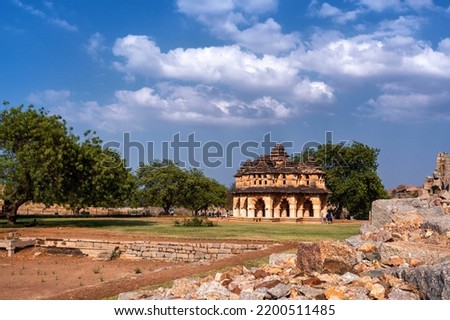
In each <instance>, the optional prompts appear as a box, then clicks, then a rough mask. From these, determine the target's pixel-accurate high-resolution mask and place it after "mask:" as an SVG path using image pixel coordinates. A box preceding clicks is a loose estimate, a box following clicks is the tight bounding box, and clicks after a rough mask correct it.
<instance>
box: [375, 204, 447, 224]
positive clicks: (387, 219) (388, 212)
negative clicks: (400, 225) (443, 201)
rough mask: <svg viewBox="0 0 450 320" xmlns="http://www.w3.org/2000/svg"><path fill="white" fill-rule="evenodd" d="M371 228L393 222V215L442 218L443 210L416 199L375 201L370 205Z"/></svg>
mask: <svg viewBox="0 0 450 320" xmlns="http://www.w3.org/2000/svg"><path fill="white" fill-rule="evenodd" d="M371 212H372V215H371V223H370V225H371V227H373V228H381V227H383V226H384V225H385V224H387V223H391V222H395V221H394V215H402V214H406V213H408V214H417V215H420V216H428V217H429V216H443V215H444V210H443V209H442V207H441V206H439V205H433V204H430V203H429V202H428V201H427V200H422V199H418V198H407V199H390V200H384V199H382V200H376V201H374V202H373V203H372V211H371Z"/></svg>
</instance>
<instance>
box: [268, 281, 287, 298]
mask: <svg viewBox="0 0 450 320" xmlns="http://www.w3.org/2000/svg"><path fill="white" fill-rule="evenodd" d="M290 290H291V286H289V285H287V284H284V283H279V284H277V285H276V286H275V287H273V288H270V289H269V290H267V293H268V294H270V296H271V297H272V298H273V299H281V298H283V297H285V296H286V295H287V294H288V293H289V291H290Z"/></svg>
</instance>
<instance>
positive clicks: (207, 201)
mask: <svg viewBox="0 0 450 320" xmlns="http://www.w3.org/2000/svg"><path fill="white" fill-rule="evenodd" d="M137 181H138V186H139V193H140V196H139V198H140V204H141V205H144V206H158V207H162V208H163V209H164V211H165V212H166V213H169V210H170V208H171V207H175V206H183V207H185V208H188V209H190V210H192V211H193V212H195V213H197V212H198V211H200V210H204V209H205V210H206V209H207V208H209V207H211V206H224V205H225V203H226V197H227V188H226V187H225V186H223V185H221V184H220V183H218V182H217V181H215V180H213V179H210V178H208V177H206V176H205V175H204V174H203V172H202V171H200V170H197V169H191V170H184V169H181V168H180V167H178V166H177V165H176V164H175V163H174V162H173V161H171V160H167V159H165V160H163V161H160V160H155V161H153V162H152V163H150V164H148V165H144V164H141V165H140V167H139V169H138V171H137Z"/></svg>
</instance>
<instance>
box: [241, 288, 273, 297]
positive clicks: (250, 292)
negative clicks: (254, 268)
mask: <svg viewBox="0 0 450 320" xmlns="http://www.w3.org/2000/svg"><path fill="white" fill-rule="evenodd" d="M266 294H267V293H266V292H262V291H258V290H255V291H253V290H249V289H247V290H243V291H241V293H240V294H239V300H263V299H264V298H265V297H266Z"/></svg>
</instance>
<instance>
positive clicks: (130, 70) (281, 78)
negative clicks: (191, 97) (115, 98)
mask: <svg viewBox="0 0 450 320" xmlns="http://www.w3.org/2000/svg"><path fill="white" fill-rule="evenodd" d="M113 53H114V54H115V55H116V56H120V57H123V58H124V60H125V62H115V63H114V66H115V68H116V69H117V70H120V71H122V72H124V73H126V74H128V75H129V76H131V77H133V76H136V75H140V76H144V77H153V78H162V79H172V80H181V81H198V82H201V83H205V84H212V83H220V84H223V85H226V86H229V87H230V88H234V89H235V90H241V89H248V88H252V89H255V90H260V91H264V90H279V89H282V88H284V87H285V86H289V85H292V84H294V83H295V82H296V81H297V80H298V77H297V73H298V70H297V69H295V68H293V67H292V66H290V63H289V61H288V60H287V59H286V58H277V57H274V56H270V55H266V56H263V57H258V56H256V55H255V54H253V53H249V52H245V51H243V50H242V49H241V48H240V47H238V46H236V45H233V46H225V47H208V48H190V49H182V48H177V49H174V50H170V51H168V52H167V53H162V52H161V50H160V48H159V47H158V46H157V45H156V43H155V42H154V41H152V40H150V39H149V38H148V37H146V36H135V35H128V36H126V37H124V38H120V39H117V41H116V43H115V45H114V48H113Z"/></svg>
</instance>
